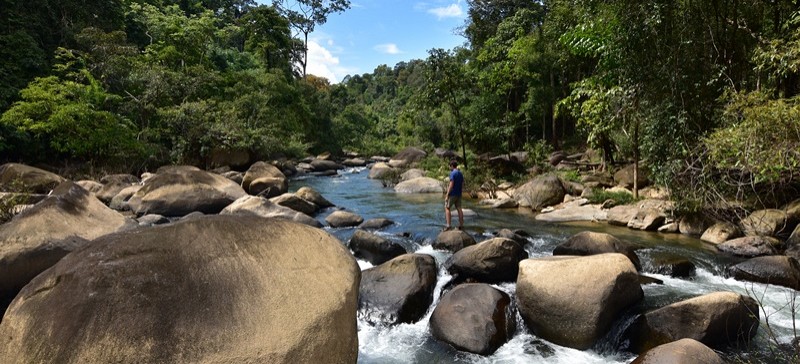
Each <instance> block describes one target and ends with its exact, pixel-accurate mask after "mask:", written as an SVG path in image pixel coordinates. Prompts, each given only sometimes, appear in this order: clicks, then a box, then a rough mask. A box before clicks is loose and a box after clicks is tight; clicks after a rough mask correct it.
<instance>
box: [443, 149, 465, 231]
mask: <svg viewBox="0 0 800 364" xmlns="http://www.w3.org/2000/svg"><path fill="white" fill-rule="evenodd" d="M463 187H464V175H463V174H461V171H460V170H458V162H456V160H455V159H454V160H451V161H450V184H449V185H448V186H447V193H445V197H444V213H445V215H444V218H445V221H447V226H445V228H444V229H445V230H450V220H451V215H450V207H451V206H453V205H456V210H458V230H461V229H463V228H464V211H463V210H461V193H462V190H463Z"/></svg>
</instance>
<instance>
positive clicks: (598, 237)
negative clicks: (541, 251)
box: [553, 231, 642, 270]
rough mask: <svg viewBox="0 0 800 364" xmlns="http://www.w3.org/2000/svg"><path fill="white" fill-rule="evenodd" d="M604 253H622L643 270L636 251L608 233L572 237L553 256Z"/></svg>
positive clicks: (584, 233)
mask: <svg viewBox="0 0 800 364" xmlns="http://www.w3.org/2000/svg"><path fill="white" fill-rule="evenodd" d="M604 253H620V254H623V255H625V256H626V257H628V259H630V260H631V263H633V265H634V266H635V267H636V269H637V270H640V269H642V265H641V263H639V257H638V256H637V255H636V249H634V247H633V246H632V245H630V244H628V243H625V242H623V241H622V240H619V239H617V238H616V237H615V236H613V235H611V234H606V233H595V232H591V231H584V232H580V233H577V234H575V235H573V236H571V237H570V238H569V239H567V241H565V242H563V243H561V244H559V245H558V246H556V248H555V249H553V255H577V256H587V255H596V254H604Z"/></svg>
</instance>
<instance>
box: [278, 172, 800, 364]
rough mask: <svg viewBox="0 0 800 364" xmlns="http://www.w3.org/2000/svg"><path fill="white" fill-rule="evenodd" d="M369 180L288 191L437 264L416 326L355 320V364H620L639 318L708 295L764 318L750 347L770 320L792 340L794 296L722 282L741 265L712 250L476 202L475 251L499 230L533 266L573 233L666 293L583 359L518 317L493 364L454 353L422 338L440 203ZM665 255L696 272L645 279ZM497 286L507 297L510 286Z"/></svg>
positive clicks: (344, 236) (649, 292)
mask: <svg viewBox="0 0 800 364" xmlns="http://www.w3.org/2000/svg"><path fill="white" fill-rule="evenodd" d="M367 175H368V170H366V169H363V168H356V169H348V170H345V171H340V174H339V175H338V176H335V177H300V178H295V179H293V180H292V181H291V182H290V188H291V190H292V191H295V190H297V189H299V188H300V187H303V186H309V187H312V188H314V189H316V190H317V191H319V192H320V193H321V194H322V195H323V196H324V197H325V198H327V199H328V200H329V201H331V202H332V203H334V204H336V206H337V208H344V209H346V210H348V211H351V212H355V213H357V214H359V215H361V216H362V217H364V219H370V218H388V219H391V220H393V221H394V222H395V224H394V225H392V226H390V227H387V228H385V229H382V230H381V231H380V232H378V234H379V235H381V236H383V237H386V238H388V239H390V240H393V241H395V242H398V243H400V244H402V245H403V246H404V247H405V248H406V250H407V251H409V252H416V253H423V254H429V255H432V256H433V257H434V258H436V261H437V265H438V266H439V277H438V278H439V280H438V285H437V288H436V291H435V292H434V303H433V305H431V308H430V309H429V310H428V313H427V315H426V316H425V318H424V319H422V320H421V321H419V322H417V323H413V324H401V325H397V326H393V327H384V326H380V325H378V326H375V325H371V324H368V323H366V322H364V321H361V320H359V322H358V333H359V334H358V336H359V337H358V339H359V359H358V362H359V363H531V362H534V363H565V364H566V363H627V362H630V361H631V360H632V359H633V358H634V357H635V355H633V354H630V353H627V352H624V351H620V350H619V349H618V348H619V347H620V340H622V339H621V338H620V336H621V335H620V333H621V332H622V331H623V330H624V328H625V327H626V326H627V324H629V323H630V321H631V319H632V318H633V316H634V315H635V314H636V313H637V312H643V311H647V310H650V309H653V308H657V307H662V306H664V305H667V304H670V303H673V302H677V301H680V300H684V299H687V298H691V297H695V296H698V295H702V294H706V293H710V292H715V291H734V292H738V293H742V294H750V295H751V296H754V298H756V299H757V300H758V301H759V302H761V304H762V306H763V310H764V311H763V312H762V313H761V320H762V325H761V327H760V328H759V333H758V335H757V337H756V339H755V345H757V346H758V347H759V348H762V350H765V349H764V348H766V347H767V346H768V345H769V343H770V341H769V337H768V335H767V333H766V332H767V330H766V329H765V327H766V326H765V325H764V324H763V323H764V321H765V320H764V318H765V316H767V317H768V320H769V328H771V329H772V331H773V332H774V333H775V336H776V337H777V338H778V341H779V342H781V343H786V342H789V341H791V339H792V338H793V337H794V336H793V332H794V331H793V326H794V325H795V322H794V317H796V316H798V315H800V312H798V308H797V307H791V306H787V303H789V302H790V299H791V297H793V295H795V296H796V294H797V292H795V291H793V290H791V289H788V288H782V287H776V286H767V285H763V284H757V283H747V282H740V281H736V280H733V279H731V278H726V277H725V268H726V267H727V266H729V265H730V264H733V263H736V262H739V261H741V260H738V259H735V258H732V257H728V256H724V255H722V254H718V253H717V252H716V249H715V248H714V247H713V246H711V245H710V244H707V243H704V242H702V241H700V240H699V239H695V238H690V237H686V236H683V235H680V234H660V233H651V232H642V231H635V230H630V229H627V228H622V227H614V226H610V225H608V224H605V223H569V224H552V223H542V222H537V221H535V220H534V219H533V215H531V214H529V213H527V214H526V213H524V212H520V211H518V210H516V209H514V210H512V211H508V210H495V209H490V208H487V207H483V206H480V205H478V204H477V201H470V200H466V201H465V204H464V207H465V208H467V209H470V210H473V211H475V212H476V216H474V217H468V218H466V221H465V231H467V232H468V233H470V234H472V235H473V236H474V237H475V240H476V241H478V242H480V241H482V240H484V239H487V238H489V237H491V236H492V233H493V232H496V231H497V230H499V229H502V228H508V229H512V230H514V229H521V230H524V231H526V232H527V233H528V234H529V235H530V238H528V240H529V243H528V244H526V246H525V250H526V251H527V252H528V254H529V255H530V257H532V258H533V257H541V256H549V255H552V251H553V249H554V248H555V247H556V246H557V245H558V244H560V243H561V242H564V241H565V240H566V239H568V238H569V237H570V236H572V235H574V234H576V233H578V232H581V231H586V230H591V231H598V232H605V233H609V234H612V235H614V236H616V237H617V238H620V239H623V240H626V241H629V242H633V243H636V244H639V245H642V246H644V249H642V250H639V251H637V254H638V255H639V258H640V260H641V262H642V265H643V267H644V268H643V270H644V271H645V272H643V273H645V274H646V275H648V276H651V277H655V278H658V279H661V280H663V281H664V284H663V285H656V284H650V285H645V286H643V289H644V294H645V299H644V300H643V301H642V302H641V303H640V304H639V305H637V306H636V307H635V308H633V309H631V310H629V311H630V312H628V313H627V314H626V315H624V316H623V317H622V318H621V319H620V320H618V321H617V322H616V323H615V324H614V328H613V329H612V330H611V332H610V333H609V334H608V335H607V336H606V337H605V338H603V339H601V340H600V341H599V342H598V343H597V344H595V346H594V347H593V348H591V349H589V350H586V351H579V350H574V349H570V348H565V347H561V346H558V345H555V344H552V343H549V342H546V341H544V340H542V339H539V338H537V337H536V336H535V335H533V334H531V333H530V332H529V331H528V330H527V328H525V325H524V324H523V323H522V318H521V317H520V316H519V314H517V319H518V322H519V324H518V325H517V326H518V328H517V332H516V334H515V335H514V337H513V339H512V340H511V341H510V342H508V343H506V344H505V345H503V346H502V347H501V348H500V349H499V350H498V351H497V352H495V353H494V354H493V355H491V356H488V357H484V356H479V355H474V354H468V353H464V352H459V351H457V350H455V349H453V348H451V347H450V346H448V345H446V344H442V343H440V342H438V341H437V340H435V339H434V338H433V337H432V336H431V335H430V333H429V330H428V320H429V318H430V314H431V312H432V311H433V307H435V305H436V303H437V302H438V299H439V295H440V293H441V290H442V287H443V286H444V285H445V284H446V283H447V281H448V280H449V279H450V276H449V275H448V274H447V272H446V271H445V270H444V269H443V268H442V265H443V263H444V262H445V261H446V260H447V258H448V257H449V256H450V253H449V252H445V251H439V250H434V249H432V248H431V243H432V242H433V241H434V239H435V238H436V236H437V235H438V233H439V231H440V230H441V229H442V227H443V225H444V211H443V210H444V209H443V206H444V205H443V200H442V196H440V195H438V194H427V195H404V194H397V193H395V192H394V190H392V189H390V188H384V187H383V186H382V185H381V182H379V181H376V180H370V179H368V178H367ZM331 211H332V210H328V211H324V212H323V213H321V214H320V215H319V216H318V217H317V218H318V219H319V220H320V221H322V222H323V223H324V218H325V216H327V214H328V213H330V212H331ZM454 221H457V219H456V220H454ZM326 230H328V232H330V233H331V234H333V235H334V236H336V237H337V238H339V239H340V240H342V241H343V242H346V241H348V240H349V238H350V236H351V235H352V234H353V231H354V229H353V228H340V229H331V228H326ZM664 253H669V254H677V255H680V256H683V257H686V258H688V259H689V260H690V261H691V262H693V263H694V264H695V265H696V267H697V270H696V274H695V276H694V277H692V278H689V279H677V278H671V277H669V276H665V275H659V274H652V273H647V267H648V263H649V261H650V260H651V257H652V256H653V255H654V254H664ZM358 263H359V265H360V266H361V268H362V270H363V269H367V268H370V267H371V265H370V264H369V263H367V262H364V261H359V262H358ZM494 287H496V288H498V289H500V290H503V291H505V292H507V293H509V294H510V295H511V296H512V297H514V291H515V284H511V283H509V284H502V285H494ZM798 298H800V297H798ZM792 311H794V315H793V314H792V313H793V312H792ZM765 314H766V315H765ZM793 316H794V317H793Z"/></svg>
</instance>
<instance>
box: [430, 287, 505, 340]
mask: <svg viewBox="0 0 800 364" xmlns="http://www.w3.org/2000/svg"><path fill="white" fill-rule="evenodd" d="M516 326H517V321H516V313H515V311H514V310H513V309H512V305H511V298H509V296H508V294H506V293H505V292H502V291H500V290H498V289H496V288H493V287H492V286H490V285H488V284H462V285H459V286H456V287H455V288H453V289H452V290H450V291H449V292H447V293H445V295H444V296H442V299H441V300H440V301H439V304H437V305H436V308H434V310H433V313H432V314H431V320H430V327H431V334H432V335H433V337H435V338H436V339H438V340H441V341H443V342H445V343H448V344H450V345H452V346H453V347H455V348H456V349H458V350H463V351H467V352H470V353H475V354H480V355H490V354H492V353H494V352H495V351H496V350H497V349H498V348H499V347H500V346H502V345H503V344H505V343H506V342H508V340H510V339H511V337H512V336H513V335H514V331H515V330H516Z"/></svg>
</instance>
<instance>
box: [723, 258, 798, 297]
mask: <svg viewBox="0 0 800 364" xmlns="http://www.w3.org/2000/svg"><path fill="white" fill-rule="evenodd" d="M730 273H731V275H733V278H736V279H738V280H740V281H749V282H758V283H766V284H774V285H778V286H783V287H789V288H792V289H795V290H800V264H798V262H797V260H796V259H795V258H792V257H787V256H785V255H773V256H768V257H757V258H752V259H749V260H747V261H745V262H742V263H739V264H736V265H734V266H733V267H731V268H730Z"/></svg>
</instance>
